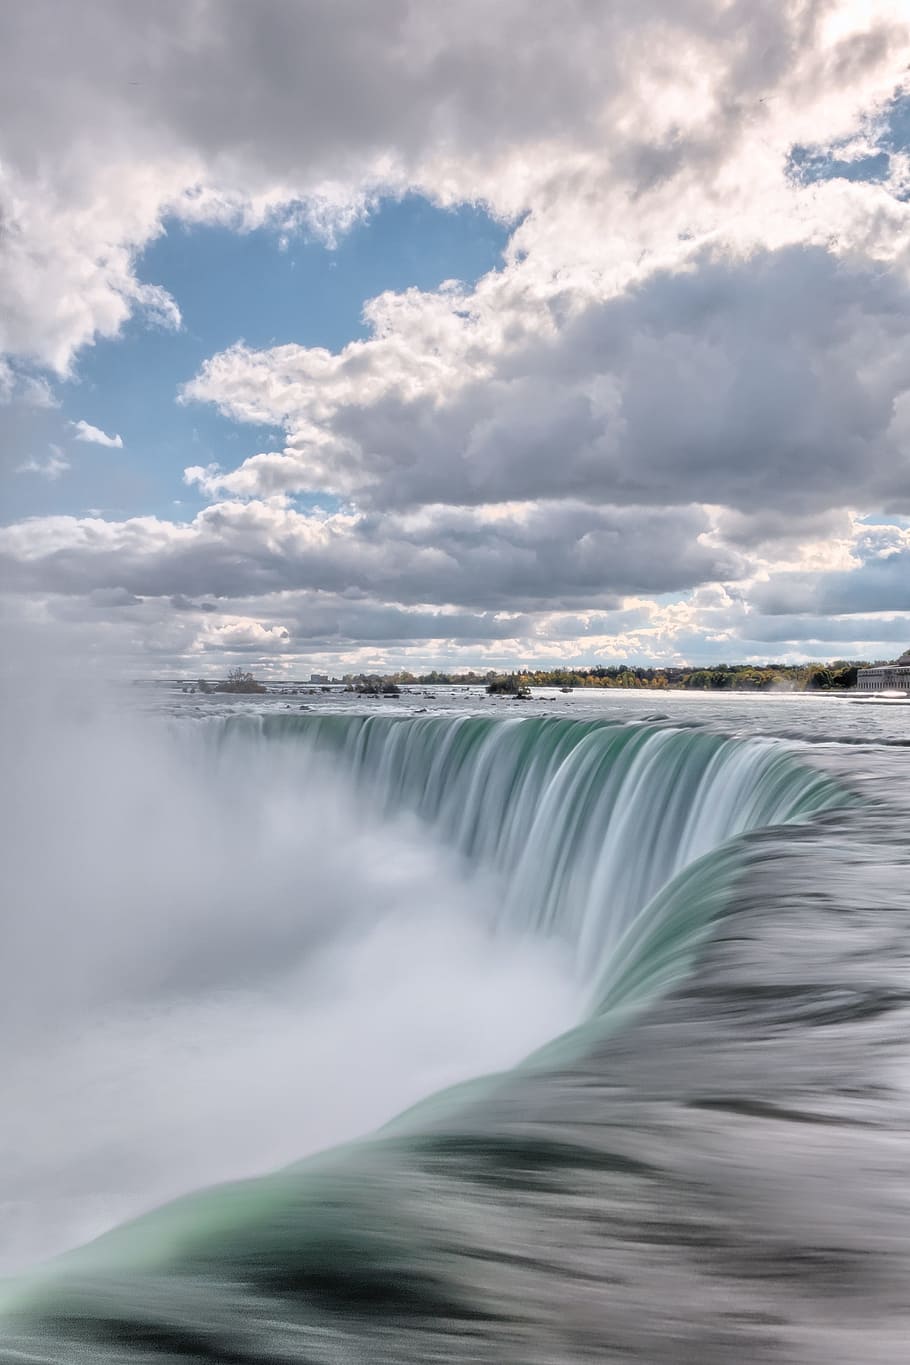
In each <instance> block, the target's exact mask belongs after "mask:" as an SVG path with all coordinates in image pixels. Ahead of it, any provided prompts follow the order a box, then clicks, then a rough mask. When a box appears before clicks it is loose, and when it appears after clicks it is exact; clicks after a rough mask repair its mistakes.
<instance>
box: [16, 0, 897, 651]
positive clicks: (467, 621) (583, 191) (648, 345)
mask: <svg viewBox="0 0 910 1365" xmlns="http://www.w3.org/2000/svg"><path fill="white" fill-rule="evenodd" d="M730 12H731V11H730V7H729V3H728V0H699V3H698V4H697V5H692V6H689V5H686V6H680V5H679V4H677V3H675V2H674V0H654V3H653V4H649V5H647V6H642V5H640V4H638V3H636V0H616V2H615V3H614V4H611V5H609V6H607V5H603V6H597V5H586V4H575V3H570V4H568V5H566V6H544V5H538V6H532V5H530V4H528V3H527V0H503V2H502V3H501V4H499V5H497V6H495V7H492V8H491V7H490V6H488V5H485V4H484V3H483V0H463V3H462V4H461V5H459V6H458V7H452V6H442V5H440V6H438V7H436V8H435V10H434V14H433V22H432V23H431V24H428V23H427V13H428V7H427V6H425V5H422V4H418V3H416V0H403V3H402V4H400V5H396V6H394V7H393V8H392V10H391V11H389V10H388V8H387V7H385V6H377V5H376V4H375V3H374V0H345V3H344V4H340V3H339V4H331V5H328V4H325V5H323V4H321V3H319V0H293V2H292V3H284V0H282V2H281V3H271V0H263V3H262V4H261V5H256V6H250V5H244V4H237V5H223V4H221V3H219V0H196V3H195V4H194V5H193V6H191V7H186V6H180V5H179V4H177V3H176V0H175V3H170V0H162V2H161V3H160V4H155V5H147V6H141V7H140V6H131V7H124V6H123V5H122V3H121V0H84V3H82V4H80V5H78V6H66V7H63V6H61V5H60V4H59V0H31V3H30V4H29V5H28V6H15V5H11V6H5V7H3V6H0V222H2V223H3V226H4V232H3V235H2V240H0V489H2V497H3V509H2V520H0V577H2V586H0V615H2V619H3V621H4V622H5V628H6V629H7V631H10V632H12V631H15V630H37V631H39V632H44V633H45V634H46V636H47V638H49V639H53V640H54V642H55V644H56V645H57V646H58V647H60V648H63V649H65V650H67V651H71V652H82V653H85V652H86V651H87V652H89V653H93V654H94V655H95V657H97V658H103V659H104V661H105V666H106V667H110V668H111V669H115V668H116V669H123V670H126V671H128V672H137V671H138V672H161V671H167V672H169V673H173V672H187V673H188V674H189V675H190V676H198V675H199V673H200V672H203V673H204V672H210V673H213V674H214V673H217V672H219V671H222V670H223V669H224V668H225V667H226V666H231V665H233V664H236V663H245V664H248V665H251V666H253V667H254V668H256V669H257V670H259V671H262V672H266V673H272V674H276V675H279V674H281V673H287V672H288V671H289V670H290V671H297V672H304V673H305V672H306V671H307V670H308V669H309V668H313V669H315V670H318V671H327V670H330V671H336V672H337V671H347V670H357V669H358V668H370V669H377V668H389V669H391V668H395V667H400V666H405V667H414V668H419V667H436V666H445V667H450V668H456V667H458V666H460V665H463V666H465V667H496V668H502V667H510V666H515V665H517V664H521V663H525V662H526V663H543V662H547V661H552V662H561V661H567V662H573V663H584V662H590V663H608V662H616V661H622V660H636V661H642V662H645V661H647V662H656V663H660V662H667V663H669V662H694V663H710V662H712V661H717V660H721V659H722V660H728V661H729V660H735V659H756V660H759V661H763V660H765V659H767V658H768V657H769V656H770V657H775V656H776V657H780V658H783V659H799V658H824V657H827V656H828V655H829V654H830V653H831V650H832V647H833V646H834V644H835V642H836V650H837V653H838V654H839V655H841V656H844V655H848V654H852V655H854V656H855V657H863V658H869V657H871V658H880V657H890V656H891V655H892V654H893V653H894V652H895V651H894V645H895V641H902V640H903V639H904V638H905V636H906V639H907V640H908V642H910V369H908V366H907V364H906V360H905V357H906V349H907V341H906V339H907V335H908V334H910V265H908V262H910V154H908V142H910V14H908V13H907V11H906V5H905V4H903V3H902V2H901V0H868V3H867V2H866V0H864V3H863V4H858V3H856V2H855V0H833V2H832V3H831V4H830V5H817V6H816V5H807V6H801V5H788V4H780V5H776V4H770V5H759V6H753V5H745V4H744V5H740V6H738V7H737V9H736V19H737V22H736V24H735V25H733V24H731V23H730ZM50 32H52V33H53V34H54V41H53V42H49V41H48V36H47V35H48V33H50ZM36 71H40V72H41V79H40V80H36V79H35V76H34V73H35V72H36ZM366 205H370V206H372V207H371V208H370V209H369V211H366V210H365V207H364V206H366ZM291 224H295V225H296V226H293V227H291V226H289V225H291ZM450 280H457V281H460V282H461V283H460V285H459V286H458V287H451V288H441V287H440V286H441V285H443V283H444V282H445V281H450ZM365 305H369V306H370V309H371V314H370V315H371V317H372V318H373V320H374V324H375V326H372V327H367V326H366V325H365V324H364V321H363V310H364V307H365ZM169 310H170V312H169ZM177 310H179V315H180V317H181V319H182V322H181V325H180V326H179V327H177V328H175V327H174V326H172V325H171V326H169V325H167V322H168V318H170V321H171V322H172V323H173V321H174V319H175V317H176V314H177ZM156 319H157V321H156ZM162 319H163V321H162ZM187 386H189V390H188V391H190V392H191V393H192V399H191V400H190V399H189V398H187V399H186V401H179V399H180V395H181V392H182V391H184V390H186V389H187ZM80 423H82V424H87V428H86V427H82V428H81V434H82V435H83V436H88V437H90V438H92V439H89V440H79V439H78V437H79V435H80V427H79V425H78V424H80ZM93 431H94V433H95V436H96V437H98V436H99V433H100V437H99V439H100V443H99V440H98V439H94V438H93ZM61 514H63V515H61Z"/></svg>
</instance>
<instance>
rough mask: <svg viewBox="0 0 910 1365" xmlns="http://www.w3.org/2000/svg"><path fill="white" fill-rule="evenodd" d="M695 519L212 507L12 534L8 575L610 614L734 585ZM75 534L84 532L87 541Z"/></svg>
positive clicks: (140, 591)
mask: <svg viewBox="0 0 910 1365" xmlns="http://www.w3.org/2000/svg"><path fill="white" fill-rule="evenodd" d="M708 526H709V523H708V521H707V518H706V517H705V514H704V513H703V512H701V511H700V510H698V509H695V508H687V509H677V510H673V511H668V512H664V511H661V510H655V509H641V508H620V509H616V508H602V509H596V508H591V507H587V506H584V505H583V504H573V503H565V504H553V505H542V506H532V507H529V508H526V509H520V510H517V511H508V510H506V509H502V510H501V511H498V512H497V513H495V514H493V515H491V514H490V513H489V512H487V513H485V514H481V513H478V512H472V511H470V510H469V509H465V508H445V507H443V508H431V509H427V510H425V511H424V512H422V513H420V514H419V515H415V516H413V517H410V518H407V517H393V516H385V517H383V516H379V515H373V516H370V517H367V518H364V519H359V520H358V519H349V518H329V519H327V520H325V521H322V520H319V519H316V518H308V517H304V516H301V515H300V514H298V513H296V512H293V511H291V510H289V509H287V508H282V507H274V506H270V505H266V504H261V503H251V504H239V503H231V504H219V505H216V506H213V507H210V508H208V509H207V510H206V511H205V512H203V513H202V514H200V516H199V517H198V518H197V519H196V521H195V522H194V523H193V524H192V526H191V527H181V528H173V527H171V526H169V525H168V524H167V523H157V524H155V523H149V522H148V521H146V520H143V521H135V522H125V523H120V524H119V525H117V526H115V527H111V528H108V527H107V525H106V523H103V522H94V523H82V524H80V523H77V522H75V521H69V520H65V521H62V522H61V523H55V531H54V533H53V534H50V535H48V528H47V526H46V525H45V524H42V523H40V522H36V523H34V524H33V526H32V527H29V525H28V524H25V526H23V527H19V528H15V530H14V531H13V532H11V533H8V534H7V536H6V538H5V541H4V542H3V543H5V545H6V554H5V556H4V563H5V569H4V576H5V581H6V582H7V583H8V584H9V586H11V587H12V586H18V587H19V588H20V589H25V590H29V591H41V592H54V593H85V592H91V591H92V590H95V589H108V590H111V589H113V590H123V591H128V592H130V593H135V594H137V595H139V596H151V597H163V596H167V597H174V596H176V597H177V600H178V604H179V607H180V608H181V609H185V606H186V604H187V603H188V602H189V601H190V600H191V599H193V598H196V597H200V596H212V597H218V598H222V599H224V598H232V597H246V596H249V595H250V594H255V593H273V592H275V593H277V592H283V591H286V590H290V589H300V588H309V589H312V590H318V591H323V592H334V593H346V594H349V595H350V596H351V597H352V599H354V600H356V599H357V597H358V596H360V597H364V598H365V597H375V596H385V597H386V598H387V599H388V600H391V601H394V602H398V603H411V604H420V603H437V604H442V603H447V604H452V605H460V606H469V607H480V608H483V609H486V610H508V611H526V610H535V609H537V610H539V609H541V608H543V607H546V608H552V609H555V608H558V607H570V608H571V607H573V606H578V605H580V604H584V603H590V604H600V605H602V606H610V605H613V604H616V603H617V602H618V600H619V598H621V597H622V596H623V595H626V594H630V593H638V592H648V593H661V592H670V591H676V590H680V589H684V588H688V587H691V586H693V585H694V584H696V583H701V582H705V581H708V580H710V579H713V578H718V577H728V576H731V575H732V574H733V573H734V572H735V571H736V569H737V568H738V567H739V565H738V561H737V560H736V557H735V556H734V555H732V554H731V553H730V552H728V551H725V550H722V549H712V548H711V547H709V546H708V545H707V544H705V543H703V542H702V541H701V540H700V539H699V537H700V536H701V535H702V534H703V533H704V532H705V531H706V530H707V529H708ZM83 528H87V529H86V530H83Z"/></svg>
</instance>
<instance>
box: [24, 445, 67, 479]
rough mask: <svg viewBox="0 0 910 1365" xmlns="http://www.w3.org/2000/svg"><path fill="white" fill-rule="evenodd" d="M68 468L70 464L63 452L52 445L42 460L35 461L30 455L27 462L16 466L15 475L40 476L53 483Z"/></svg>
mask: <svg viewBox="0 0 910 1365" xmlns="http://www.w3.org/2000/svg"><path fill="white" fill-rule="evenodd" d="M69 468H70V462H69V460H68V459H67V458H66V456H65V455H64V453H63V451H62V450H61V449H60V447H59V446H56V445H52V446H51V447H50V454H49V455H46V456H45V458H44V459H43V460H36V459H35V457H34V456H33V455H30V456H29V458H28V459H27V460H25V461H24V462H23V463H22V464H20V465H18V466H17V473H19V474H40V476H41V477H42V478H43V479H49V480H50V481H51V482H53V481H54V480H55V479H59V478H60V475H61V474H65V473H66V471H67V470H68V469H69Z"/></svg>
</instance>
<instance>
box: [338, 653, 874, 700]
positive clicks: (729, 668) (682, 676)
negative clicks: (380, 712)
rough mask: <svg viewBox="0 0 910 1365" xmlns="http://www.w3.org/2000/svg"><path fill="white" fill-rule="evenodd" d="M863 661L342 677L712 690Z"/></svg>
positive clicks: (367, 683) (826, 679) (509, 688)
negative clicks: (823, 663) (821, 663)
mask: <svg viewBox="0 0 910 1365" xmlns="http://www.w3.org/2000/svg"><path fill="white" fill-rule="evenodd" d="M863 667H865V663H864V662H860V661H857V660H846V659H837V660H835V661H834V662H833V663H831V664H828V665H819V664H772V663H767V664H713V665H712V666H711V667H710V668H693V667H691V666H689V665H673V664H670V665H664V666H663V667H661V668H652V667H646V666H644V665H639V664H628V663H620V664H596V665H594V666H592V667H590V668H566V667H561V668H560V667H557V668H538V669H534V668H523V669H520V670H519V671H518V672H516V673H511V674H503V673H492V672H488V673H477V672H474V671H473V670H471V671H466V672H464V673H443V672H440V671H439V670H437V669H433V670H432V672H430V673H423V674H419V675H418V676H417V677H415V676H414V674H412V673H392V674H389V675H387V676H385V677H384V678H383V677H379V676H377V675H376V674H371V675H369V676H367V675H364V674H360V675H353V674H348V675H347V676H346V677H345V679H344V681H345V682H346V683H347V684H348V685H349V687H351V688H352V690H356V691H358V692H365V693H378V692H380V691H381V688H382V685H383V683H391V684H394V685H396V686H397V685H399V684H402V685H404V686H408V685H411V686H415V685H416V686H421V687H437V686H446V685H452V686H460V687H477V686H481V685H483V686H485V687H486V689H487V692H488V693H489V694H490V695H491V696H513V697H515V696H519V697H525V696H527V695H530V694H529V692H528V689H529V688H532V687H567V688H582V687H596V688H602V687H632V688H636V689H644V688H673V689H676V688H690V689H693V690H698V689H702V690H704V691H710V692H716V691H724V692H766V691H789V692H801V691H803V690H805V689H808V690H810V691H829V690H831V691H837V690H843V689H844V688H849V687H855V686H856V679H857V671H858V669H860V668H863Z"/></svg>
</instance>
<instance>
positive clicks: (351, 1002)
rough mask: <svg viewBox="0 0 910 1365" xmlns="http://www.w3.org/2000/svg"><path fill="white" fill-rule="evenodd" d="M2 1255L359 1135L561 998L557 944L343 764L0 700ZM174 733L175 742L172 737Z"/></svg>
mask: <svg viewBox="0 0 910 1365" xmlns="http://www.w3.org/2000/svg"><path fill="white" fill-rule="evenodd" d="M3 731H4V733H3V740H4V752H5V753H6V754H7V755H8V762H9V765H10V768H11V770H13V771H17V772H18V773H19V774H20V775H21V780H20V782H19V783H18V784H17V785H16V787H15V788H12V787H8V788H7V789H6V790H5V791H4V793H3V797H2V810H0V826H2V829H3V835H4V842H5V848H4V851H3V857H2V861H0V902H2V904H3V906H4V907H5V909H4V940H5V951H4V953H3V956H2V959H0V1019H2V1026H3V1036H4V1039H5V1047H4V1050H3V1054H2V1058H0V1093H2V1095H3V1105H2V1116H0V1270H2V1271H4V1272H7V1271H12V1270H14V1269H20V1268H22V1267H24V1266H25V1265H27V1264H29V1263H31V1262H34V1261H35V1260H37V1259H39V1258H43V1257H46V1256H48V1255H51V1254H53V1253H56V1252H58V1251H61V1250H63V1249H64V1248H66V1247H69V1246H73V1245H76V1244H77V1243H80V1242H83V1241H85V1240H86V1239H88V1238H90V1237H93V1236H96V1235H97V1234H99V1233H100V1232H102V1231H104V1230H105V1229H106V1228H109V1227H111V1226H112V1225H114V1224H115V1223H118V1222H120V1221H122V1220H123V1219H124V1218H127V1217H131V1216H133V1215H135V1214H138V1213H140V1212H142V1211H143V1210H145V1209H148V1208H151V1207H153V1206H156V1205H158V1204H160V1203H162V1202H163V1201H164V1200H166V1199H168V1198H171V1197H173V1196H175V1195H177V1194H179V1193H182V1192H184V1191H187V1190H190V1189H193V1188H196V1187H198V1186H200V1185H208V1184H211V1183H213V1182H218V1181H221V1180H225V1179H228V1178H236V1177H239V1176H243V1175H248V1174H253V1173H257V1172H261V1171H266V1170H270V1169H273V1168H274V1167H276V1166H279V1165H281V1164H284V1163H286V1162H290V1161H294V1160H297V1159H298V1158H300V1157H302V1156H304V1155H306V1154H307V1153H310V1152H313V1151H316V1150H318V1149H320V1148H321V1147H324V1146H328V1145H332V1144H335V1143H337V1142H339V1141H342V1140H345V1139H348V1138H351V1137H354V1136H357V1135H360V1134H362V1133H364V1132H366V1131H368V1130H370V1129H372V1128H374V1127H375V1126H377V1125H378V1124H380V1123H382V1122H383V1121H385V1120H386V1119H388V1118H390V1117H392V1116H393V1115H394V1114H396V1113H397V1112H399V1111H400V1110H401V1109H403V1108H404V1107H406V1106H407V1105H409V1104H411V1103H412V1102H414V1101H415V1100H417V1099H419V1098H420V1097H422V1096H423V1095H426V1094H427V1093H429V1092H431V1091H433V1090H436V1089H439V1088H440V1087H443V1086H445V1085H448V1084H451V1083H453V1082H455V1081H458V1080H461V1079H465V1078H467V1077H470V1076H474V1075H477V1074H479V1073H481V1072H484V1071H489V1070H491V1069H499V1068H503V1067H507V1066H510V1065H512V1064H513V1063H515V1062H516V1061H518V1060H519V1059H520V1058H521V1057H522V1056H524V1055H525V1054H527V1052H528V1051H529V1050H531V1049H532V1048H533V1047H535V1046H536V1045H537V1044H539V1043H542V1042H544V1041H545V1040H546V1039H548V1038H550V1037H552V1036H553V1035H554V1034H556V1033H558V1032H560V1031H561V1030H562V1029H564V1028H566V1027H568V1026H569V1025H570V1024H571V1023H573V1022H574V1020H575V1018H576V1017H577V1012H578V1009H579V992H578V985H577V982H576V981H575V980H574V979H573V977H572V974H571V971H570V968H569V965H568V963H567V961H566V959H565V957H564V956H563V955H562V954H561V953H560V951H559V950H558V948H557V947H556V946H555V945H553V944H549V945H544V944H540V943H534V942H533V941H528V940H527V939H522V940H520V941H516V940H514V939H513V938H511V937H509V936H507V937H502V936H501V935H500V936H495V937H494V936H493V935H492V934H491V931H490V927H489V926H490V924H491V923H492V919H493V909H494V907H493V905H492V903H491V902H490V897H491V895H492V887H491V886H490V885H489V884H488V883H486V882H485V881H484V880H483V879H482V878H475V879H473V880H472V882H471V885H470V888H468V887H466V886H465V885H464V883H463V882H462V880H461V878H460V874H459V872H458V871H457V870H456V864H455V860H454V858H453V856H452V855H450V854H447V853H446V852H444V851H443V850H442V849H441V848H437V847H435V846H434V845H433V844H432V843H430V842H428V841H427V839H426V837H425V834H424V835H423V836H422V837H420V838H419V839H418V836H417V831H416V830H415V829H414V828H413V827H412V826H410V825H407V824H406V823H405V822H404V820H398V821H384V822H383V824H382V826H381V828H380V827H379V826H378V824H376V823H373V822H371V821H369V820H364V817H363V813H362V808H360V807H358V808H357V812H358V813H357V814H356V815H355V814H354V811H355V807H354V804H353V798H352V795H351V793H350V791H349V790H348V788H347V787H346V786H345V784H344V782H343V781H342V780H340V779H338V778H334V779H333V778H332V777H331V775H330V774H329V773H328V772H327V771H325V770H324V769H322V768H321V767H318V766H312V767H311V768H310V769H308V770H307V773H306V775H305V780H303V781H301V775H300V772H299V769H298V771H297V774H296V776H295V777H293V779H292V776H291V775H290V774H288V773H284V774H283V773H282V771H281V769H280V765H278V764H277V763H276V762H275V761H274V760H275V755H274V754H273V755H272V756H271V758H268V757H267V756H266V755H265V754H263V755H260V759H259V761H258V762H256V761H253V760H252V759H251V757H250V755H249V754H244V755H243V756H242V757H241V756H238V757H237V759H236V761H233V762H226V763H222V764H221V765H220V766H219V768H218V770H217V772H216V770H215V768H213V767H212V766H210V765H206V764H204V763H203V762H202V761H201V759H202V754H201V751H200V749H199V748H198V746H197V745H196V744H195V743H193V742H192V737H191V736H186V735H184V736H175V735H173V734H170V733H168V732H167V731H165V730H164V729H163V728H162V727H160V726H154V727H150V726H149V724H148V722H145V723H142V722H135V721H129V720H127V719H125V718H124V717H123V715H122V714H119V715H118V714H114V715H108V716H106V717H105V716H102V715H100V714H99V713H98V712H97V711H92V710H90V709H87V707H86V705H85V703H84V702H70V703H66V704H61V703H59V701H58V702H56V703H55V704H54V705H52V706H51V705H48V704H47V702H46V700H45V701H44V703H43V704H42V705H41V706H40V708H39V707H37V706H36V707H33V708H23V707H22V706H17V707H15V708H7V710H6V711H5V712H4V714H3ZM188 741H189V742H188Z"/></svg>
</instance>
